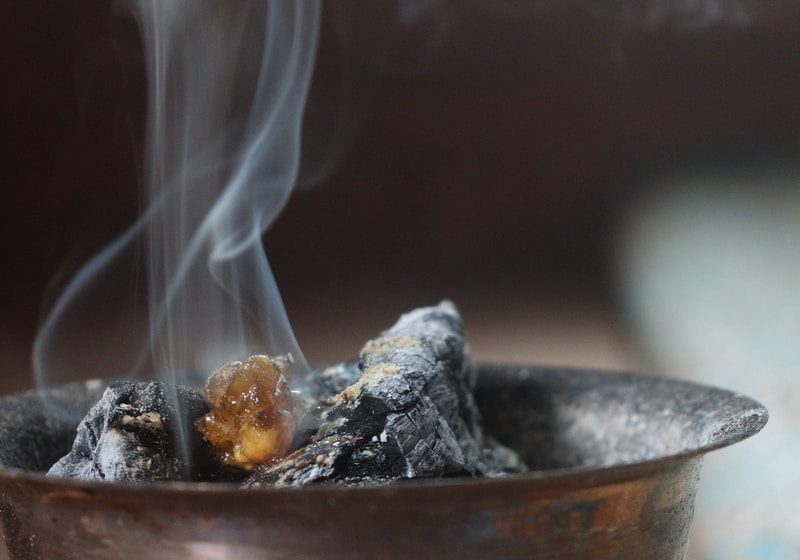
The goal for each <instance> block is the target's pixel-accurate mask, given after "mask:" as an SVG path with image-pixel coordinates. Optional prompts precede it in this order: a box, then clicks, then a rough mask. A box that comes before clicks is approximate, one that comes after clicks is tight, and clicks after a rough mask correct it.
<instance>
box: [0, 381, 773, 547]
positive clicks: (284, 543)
mask: <svg viewBox="0 0 800 560" xmlns="http://www.w3.org/2000/svg"><path fill="white" fill-rule="evenodd" d="M101 389H102V385H101V384H100V383H97V382H86V383H78V384H72V385H64V386H61V387H57V388H52V389H45V390H40V391H38V392H37V391H30V392H25V393H19V394H16V395H12V396H8V397H5V398H2V399H0V437H2V440H0V441H2V445H0V463H2V465H4V466H3V467H2V469H1V470H0V510H1V511H2V523H3V531H4V536H5V543H6V545H7V548H8V554H9V556H10V558H12V559H49V558H59V559H75V560H87V559H98V558H108V559H115V560H125V559H136V560H142V559H144V560H159V559H165V558H175V559H184V558H191V559H228V558H231V559H233V558H236V559H239V560H243V559H270V560H272V559H292V560H298V559H323V558H324V559H326V560H334V559H341V558H348V559H357V558H381V559H392V558H398V559H400V558H403V559H407V558H419V559H422V558H442V559H445V558H452V559H458V560H464V559H468V558H489V559H502V558H520V559H522V558H525V559H529V558H537V559H548V558H553V559H555V558H558V559H577V558H581V559H604V558H620V559H622V558H625V559H631V558H654V559H659V560H664V559H679V558H684V557H685V553H686V548H687V542H688V539H689V530H690V527H691V522H692V515H693V509H694V498H695V493H696V490H697V484H698V480H699V474H700V466H701V462H702V457H703V455H704V454H705V453H706V452H708V451H711V450H714V449H717V448H720V447H725V446H727V445H731V444H733V443H736V442H737V441H740V440H742V439H744V438H747V437H749V436H751V435H753V434H755V433H757V432H758V431H759V430H760V429H761V428H762V427H763V426H764V424H765V423H766V421H767V411H766V409H765V408H764V407H763V406H762V405H761V404H759V403H757V402H755V401H754V400H752V399H750V398H747V397H744V396H742V395H738V394H735V393H731V392H728V391H723V390H720V389H715V388H712V387H707V386H703V385H697V384H693V383H686V382H682V381H674V380H666V379H658V378H653V377H645V376H640V375H632V374H626V373H611V372H599V371H591V370H583V369H566V368H548V367H528V366H512V365H485V366H482V367H481V372H480V383H479V393H478V397H479V399H478V400H479V404H480V406H481V409H482V412H483V415H484V424H485V426H486V430H487V432H488V433H490V434H492V435H493V436H494V437H496V438H497V439H498V440H500V441H502V442H504V443H506V444H507V445H510V446H512V447H514V448H515V449H517V450H518V451H519V452H521V453H522V454H523V456H524V457H525V459H526V461H527V462H528V465H529V466H530V467H531V468H532V469H533V471H532V472H531V473H530V474H526V475H522V476H515V477H511V478H505V479H465V478H451V479H439V480H415V481H408V482H402V483H396V484H394V485H389V486H383V487H376V488H330V487H328V488H303V489H248V490H242V489H239V488H237V487H235V486H232V485H226V484H189V483H169V484H158V485H137V486H133V485H121V484H113V483H95V482H92V483H87V482H80V481H75V480H63V479H54V478H48V477H45V476H44V475H43V474H42V473H41V471H43V470H45V469H47V468H48V467H49V466H50V464H51V463H53V462H54V461H55V460H56V459H57V458H58V457H60V456H61V455H63V454H64V453H65V452H66V451H67V449H68V448H69V446H70V443H71V438H72V436H73V434H74V430H75V426H76V425H77V423H78V422H79V420H80V418H81V416H82V415H83V413H85V411H86V410H87V409H88V407H89V406H90V404H91V403H92V402H93V401H94V400H95V399H96V398H97V397H98V394H99V392H100V391H101Z"/></svg>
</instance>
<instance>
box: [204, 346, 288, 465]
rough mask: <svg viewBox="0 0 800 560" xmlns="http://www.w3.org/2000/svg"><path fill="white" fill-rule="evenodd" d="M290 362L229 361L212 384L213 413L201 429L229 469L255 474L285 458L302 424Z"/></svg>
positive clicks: (261, 358)
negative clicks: (291, 382)
mask: <svg viewBox="0 0 800 560" xmlns="http://www.w3.org/2000/svg"><path fill="white" fill-rule="evenodd" d="M290 374H291V363H290V360H289V359H287V358H284V357H279V358H271V357H269V356H252V357H250V358H248V359H247V361H245V362H229V363H227V364H225V365H223V366H222V367H220V368H219V369H217V370H216V371H215V372H214V373H213V374H211V377H209V379H208V381H207V382H206V390H205V392H206V398H207V399H208V402H209V404H210V405H211V411H210V412H208V413H207V414H206V415H205V416H203V417H201V418H200V419H199V420H198V421H197V429H198V430H199V431H200V433H201V434H202V435H203V437H204V438H205V440H206V441H207V442H208V444H209V446H210V447H211V450H212V453H213V455H214V456H215V457H216V458H217V460H218V461H219V462H220V463H222V464H223V465H227V466H229V467H235V468H239V469H244V470H248V471H249V470H252V469H253V468H254V467H255V466H256V465H260V464H264V463H268V462H270V461H271V460H273V459H276V458H279V457H283V456H284V455H285V454H286V452H287V451H288V450H289V446H290V444H291V442H292V437H293V436H294V431H295V427H296V424H297V417H296V410H295V403H294V400H293V397H292V394H291V392H290V390H289V381H288V379H289V377H290Z"/></svg>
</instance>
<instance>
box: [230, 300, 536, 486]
mask: <svg viewBox="0 0 800 560" xmlns="http://www.w3.org/2000/svg"><path fill="white" fill-rule="evenodd" d="M475 382H476V369H475V367H474V365H473V363H472V362H471V361H470V359H469V351H468V349H467V347H466V345H465V343H464V335H463V329H462V321H461V317H460V315H459V313H458V310H457V309H456V307H455V305H453V304H452V303H451V302H449V301H444V302H442V303H440V304H439V305H436V306H433V307H425V308H420V309H417V310H414V311H412V312H410V313H407V314H405V315H403V316H402V317H401V318H400V319H399V320H398V322H397V323H396V324H395V325H394V326H393V327H392V328H390V329H389V330H388V331H386V332H384V333H383V334H382V336H381V337H379V338H376V339H374V340H371V341H369V342H368V343H367V344H366V345H365V346H364V348H363V350H362V351H361V354H360V356H359V359H358V361H357V362H349V363H345V364H341V365H338V366H334V367H332V368H328V369H326V370H324V371H322V372H320V373H318V374H315V375H313V376H312V377H311V378H310V379H309V380H308V384H309V392H310V394H311V395H312V396H313V397H316V398H317V399H318V406H317V407H315V408H313V409H312V410H311V412H309V413H308V414H307V417H306V418H304V419H303V420H301V426H302V425H305V426H309V425H311V426H316V430H315V431H313V432H312V433H310V434H306V440H305V441H304V444H303V445H302V446H301V447H300V448H299V449H297V450H296V451H295V452H294V453H291V454H290V455H288V456H287V457H284V458H283V459H280V460H278V461H276V462H273V463H271V464H268V465H262V466H259V467H257V468H256V470H255V471H254V472H253V473H252V474H251V475H250V476H249V477H248V478H247V479H246V480H245V482H244V486H305V485H307V484H348V485H373V484H380V483H384V482H389V481H393V480H398V479H406V478H417V477H439V476H455V475H467V476H503V475H505V474H508V473H514V472H521V471H524V470H525V466H524V464H523V463H522V462H521V461H520V459H519V457H518V456H517V455H516V453H515V452H513V451H512V450H510V449H507V448H505V447H503V446H501V445H499V444H498V443H496V442H494V441H493V440H491V439H490V438H486V437H484V435H483V432H482V430H481V427H480V413H479V411H478V408H477V405H476V403H475V399H474V397H473V392H474V390H475Z"/></svg>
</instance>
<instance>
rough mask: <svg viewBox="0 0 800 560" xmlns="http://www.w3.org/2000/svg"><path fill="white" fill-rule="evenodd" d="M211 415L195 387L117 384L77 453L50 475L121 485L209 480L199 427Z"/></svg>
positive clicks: (87, 421) (89, 419)
mask: <svg viewBox="0 0 800 560" xmlns="http://www.w3.org/2000/svg"><path fill="white" fill-rule="evenodd" d="M176 404H177V410H176ZM206 412H208V405H207V404H206V401H205V399H204V398H203V396H202V395H201V394H200V393H199V392H198V391H196V390H194V389H192V388H190V387H185V386H177V387H169V386H166V385H164V384H163V383H161V382H158V381H149V382H131V381H115V382H112V383H110V384H109V386H108V387H107V388H106V390H105V392H104V393H103V395H102V397H101V398H100V400H99V401H98V402H97V403H96V404H95V405H94V406H93V407H92V408H91V409H90V410H89V412H88V414H87V415H86V417H85V418H84V419H83V420H82V421H81V423H80V425H79V426H78V433H77V436H76V438H75V441H74V443H73V445H72V450H71V451H70V452H69V453H68V454H67V455H65V456H64V457H62V458H61V459H60V460H59V461H58V462H57V463H56V464H55V465H53V466H52V468H51V469H50V471H49V472H48V475H51V476H63V477H69V478H81V479H85V480H106V481H120V482H144V481H165V480H186V479H189V480H191V479H197V478H207V477H208V476H209V474H208V469H209V465H210V464H211V458H210V457H209V456H208V454H207V452H206V451H205V446H204V444H203V442H202V440H201V438H200V436H199V434H198V433H197V432H196V430H195V429H194V424H193V422H194V420H195V419H196V418H198V417H200V416H202V415H203V414H205V413H206ZM179 413H180V414H181V415H183V418H184V420H185V422H184V424H183V425H184V426H186V428H185V430H186V438H185V440H186V442H187V444H186V448H184V447H183V446H181V444H180V442H181V441H183V440H182V438H183V434H182V433H181V430H180V429H179V427H178V422H177V420H178V418H179V417H178V414H179ZM187 451H188V454H189V456H188V457H185V456H184V455H186V452H187Z"/></svg>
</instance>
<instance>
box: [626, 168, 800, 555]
mask: <svg viewBox="0 0 800 560" xmlns="http://www.w3.org/2000/svg"><path fill="white" fill-rule="evenodd" d="M651 186H652V187H654V188H651V189H650V190H649V191H648V192H649V194H647V195H645V196H644V197H643V198H642V199H640V200H639V201H638V203H636V204H634V205H632V207H631V209H630V212H629V213H628V216H627V220H626V221H625V223H624V226H623V227H622V229H621V232H620V233H621V235H620V237H619V240H618V249H619V252H618V257H619V258H618V261H617V262H618V265H619V266H618V273H619V283H620V287H621V293H622V299H623V302H622V303H623V305H624V309H625V311H626V314H627V317H628V319H629V321H630V323H629V324H630V326H631V327H632V329H631V330H632V332H633V334H634V336H635V337H637V339H638V342H639V344H640V347H641V348H642V350H643V352H644V353H645V356H646V357H647V359H648V360H649V365H650V366H651V367H652V368H653V369H655V370H656V371H659V372H661V373H665V374H668V375H672V376H676V377H682V378H686V379H692V380H696V381H701V382H704V383H710V384H713V385H718V386H720V387H724V388H727V389H733V390H737V391H741V392H744V393H747V394H749V395H752V396H753V397H755V398H757V399H759V400H761V402H763V403H764V404H765V405H766V406H767V408H768V409H769V410H770V416H771V420H770V423H769V425H768V426H767V427H766V429H765V430H764V432H763V434H762V437H759V438H758V439H756V440H753V441H748V442H745V443H743V444H742V445H740V446H738V447H736V448H733V449H730V450H726V451H723V452H721V453H719V454H718V455H716V456H713V457H709V458H708V459H707V462H706V466H705V470H704V476H703V478H704V481H703V484H702V487H701V491H700V494H699V496H698V506H697V514H696V521H695V528H694V531H693V545H692V557H693V558H702V559H708V560H753V559H758V560H797V559H798V558H800V430H798V426H800V168H794V169H786V168H784V169H782V170H780V171H775V170H766V171H762V172H755V171H752V170H750V171H746V172H740V173H736V172H734V171H727V172H725V171H723V172H719V173H713V172H708V171H706V172H704V173H702V174H698V173H695V174H692V175H686V176H683V177H681V176H672V177H670V178H668V179H662V180H660V181H659V182H658V184H657V185H651Z"/></svg>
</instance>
